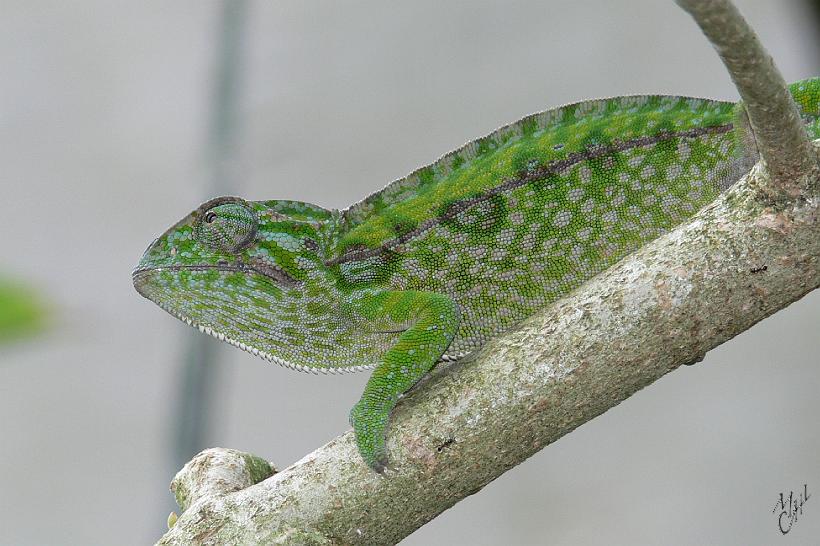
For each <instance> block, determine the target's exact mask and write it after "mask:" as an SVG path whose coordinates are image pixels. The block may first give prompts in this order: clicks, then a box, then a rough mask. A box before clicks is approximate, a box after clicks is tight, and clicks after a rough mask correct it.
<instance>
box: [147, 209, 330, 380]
mask: <svg viewBox="0 0 820 546" xmlns="http://www.w3.org/2000/svg"><path fill="white" fill-rule="evenodd" d="M330 215H331V212H330V211H326V210H325V209H321V208H319V207H316V206H314V205H309V204H306V203H298V202H293V201H256V202H249V201H244V200H243V199H240V198H237V197H220V198H217V199H212V200H210V201H208V202H206V203H204V204H203V205H201V206H200V207H198V208H197V209H196V210H195V211H193V212H192V213H191V214H189V215H188V216H186V217H185V218H183V219H182V220H180V221H179V222H177V223H176V224H175V225H174V226H172V227H171V228H170V229H168V230H167V231H166V232H165V233H163V234H162V235H161V236H160V237H159V238H158V239H156V240H155V241H154V242H153V243H152V244H151V246H149V247H148V249H147V250H146V251H145V253H144V254H143V256H142V258H141V259H140V262H139V264H138V265H137V267H136V268H135V269H134V272H133V274H132V278H133V282H134V287H135V288H136V289H137V291H138V292H139V293H140V294H141V295H143V296H144V297H146V298H148V299H150V300H151V301H153V302H154V303H156V304H157V305H159V306H160V307H162V308H163V309H165V310H166V311H168V312H169V313H171V314H172V315H174V316H176V317H178V318H179V319H181V320H183V321H185V322H187V323H188V324H190V325H192V326H196V327H198V328H199V329H200V330H201V331H203V332H206V333H208V334H211V335H213V336H215V337H217V338H219V339H221V340H223V341H227V342H229V343H231V344H233V345H236V346H238V347H240V348H242V349H245V350H247V351H249V352H252V353H254V354H257V355H259V356H262V357H264V358H268V359H269V360H274V361H277V362H280V363H282V364H284V365H287V366H290V367H296V368H302V367H307V366H306V365H305V363H304V362H301V360H303V359H301V358H299V355H292V354H289V350H288V347H289V346H290V347H293V346H296V345H298V344H300V343H302V342H303V341H304V340H303V339H302V337H301V336H302V335H303V333H302V328H300V324H303V322H302V320H303V319H304V317H302V316H301V315H302V314H303V308H304V304H303V303H302V304H300V300H302V295H303V293H304V292H305V291H306V290H308V289H309V288H312V290H311V291H312V292H314V293H321V292H322V286H323V285H324V284H325V279H326V275H325V267H324V264H323V261H322V255H323V249H322V247H323V244H322V236H321V235H322V226H323V224H324V223H325V221H326V220H328V219H329V217H330Z"/></svg>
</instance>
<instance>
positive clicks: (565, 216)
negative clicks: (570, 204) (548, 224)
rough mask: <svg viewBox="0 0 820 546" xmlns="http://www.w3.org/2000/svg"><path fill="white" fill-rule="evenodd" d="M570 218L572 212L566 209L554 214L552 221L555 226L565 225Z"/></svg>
mask: <svg viewBox="0 0 820 546" xmlns="http://www.w3.org/2000/svg"><path fill="white" fill-rule="evenodd" d="M571 220H572V213H571V212H570V211H568V210H562V211H561V212H559V213H558V214H556V215H555V218H554V219H553V221H552V223H553V224H555V227H559V228H562V227H566V226H567V225H568V224H569V223H570V221H571Z"/></svg>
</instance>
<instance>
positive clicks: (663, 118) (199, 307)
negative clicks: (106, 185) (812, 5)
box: [133, 78, 820, 471]
mask: <svg viewBox="0 0 820 546" xmlns="http://www.w3.org/2000/svg"><path fill="white" fill-rule="evenodd" d="M791 90H792V93H793V95H794V97H795V100H796V102H797V103H798V105H799V107H800V109H801V111H802V114H803V116H804V120H805V122H806V126H807V130H808V131H809V133H810V134H811V135H812V136H813V138H818V137H820V124H819V123H818V113H819V112H820V106H819V105H818V103H820V79H817V78H814V79H811V80H805V81H802V82H798V83H796V84H793V85H792V86H791ZM744 121H745V114H744V112H743V109H742V107H741V106H739V105H737V104H734V103H728V102H720V101H712V100H707V99H697V98H689V97H676V96H634V97H616V98H611V99H601V100H591V101H586V102H580V103H576V104H571V105H568V106H563V107H560V108H556V109H553V110H548V111H545V112H541V113H538V114H534V115H531V116H528V117H526V118H524V119H522V120H520V121H518V122H516V123H513V124H511V125H508V126H506V127H502V128H501V129H498V130H497V131H495V132H493V133H491V134H489V135H487V136H485V137H483V138H480V139H478V140H476V141H473V142H470V143H468V144H466V145H465V146H463V147H461V148H459V149H458V150H455V151H454V152H451V153H449V154H447V155H445V156H444V157H442V158H441V159H439V160H438V161H436V162H435V163H433V164H431V165H429V166H427V167H424V168H422V169H419V170H417V171H415V172H413V173H411V174H410V175H408V176H407V177H405V178H402V179H400V180H397V181H395V182H393V183H392V184H390V185H388V186H387V187H385V188H384V189H382V190H381V191H379V192H377V193H375V194H373V195H371V196H369V197H367V198H365V199H364V200H362V201H360V202H358V203H356V204H354V205H352V206H351V207H349V208H347V209H346V210H343V211H335V210H327V209H323V208H321V207H318V206H315V205H310V204H307V203H300V202H294V201H245V200H243V199H240V198H236V197H221V198H217V199H213V200H211V201H208V202H206V203H204V204H203V205H201V206H200V207H199V208H197V209H196V210H195V211H193V212H192V213H191V214H189V215H188V216H186V217H185V218H183V219H182V220H181V221H179V222H178V223H177V224H175V225H174V226H172V227H171V228H170V229H168V230H167V231H166V232H165V233H164V234H163V235H161V236H160V237H159V238H158V239H157V240H155V241H154V243H153V244H152V245H151V246H150V247H149V248H148V249H147V250H146V251H145V253H144V255H143V257H142V259H141V260H140V262H139V264H138V266H137V268H136V269H135V270H134V273H133V280H134V286H135V287H136V289H137V290H138V291H139V293H140V294H142V295H143V296H145V297H146V298H148V299H150V300H152V301H154V302H155V303H157V304H158V305H159V306H160V307H162V308H163V309H165V310H166V311H168V312H169V313H171V314H173V315H174V316H176V317H178V318H180V319H182V320H183V321H185V322H187V323H188V324H191V325H193V326H196V327H198V328H199V329H200V330H201V331H203V332H206V333H208V334H211V335H213V336H215V337H217V338H219V339H221V340H223V341H226V342H228V343H231V344H233V345H236V346H238V347H240V348H242V349H244V350H246V351H249V352H251V353H253V354H256V355H258V356H261V357H263V358H266V359H268V360H271V361H274V362H277V363H279V364H282V365H284V366H288V367H291V368H296V369H298V370H304V371H312V372H319V371H321V372H340V371H351V370H362V369H367V368H375V370H374V372H373V374H372V376H371V378H370V380H369V382H368V384H367V387H366V388H365V391H364V393H363V395H362V397H361V399H360V400H359V402H358V403H357V404H356V405H355V406H354V407H353V409H352V411H351V413H350V420H351V423H352V425H353V428H354V431H355V434H356V441H357V444H358V447H359V451H360V452H361V454H362V457H363V458H364V460H365V462H366V463H367V464H368V465H370V466H371V468H373V469H375V470H377V471H381V470H383V469H384V467H385V464H386V462H387V453H386V448H385V431H386V428H387V424H388V420H389V416H390V412H391V411H392V409H393V407H394V406H395V405H396V403H397V401H398V399H399V397H400V396H401V394H402V393H404V392H406V391H407V390H408V389H410V388H411V387H412V386H413V385H414V384H415V383H416V382H418V380H419V379H420V378H421V377H423V376H424V375H425V374H426V373H427V372H428V371H429V370H430V369H431V368H432V367H433V366H434V365H435V364H436V362H439V361H441V360H456V359H460V358H463V357H466V356H468V355H470V354H472V353H474V352H475V351H476V350H478V349H479V348H480V347H481V346H482V345H484V344H485V343H486V342H487V340H489V339H490V338H492V337H493V336H497V335H498V334H500V333H501V332H503V331H505V330H507V329H509V328H510V327H512V326H514V325H515V324H516V323H518V322H520V321H521V320H522V319H524V318H526V317H527V316H529V315H531V314H533V313H534V312H536V311H537V310H539V309H541V308H543V307H544V306H546V305H549V304H550V303H551V302H553V301H555V300H556V299H558V298H560V297H562V296H564V295H566V294H567V293H568V292H570V291H571V290H573V289H574V288H576V287H577V286H579V285H580V284H582V283H583V282H585V281H586V280H587V279H589V278H591V277H592V276H594V275H596V274H597V273H599V272H601V271H603V270H604V269H606V268H608V267H609V266H611V265H612V264H613V263H615V262H616V261H618V260H620V259H621V258H623V257H624V256H625V255H627V254H628V253H630V252H632V251H633V250H635V249H637V248H638V247H640V246H642V245H643V244H645V243H647V242H648V241H650V240H652V239H654V238H656V237H658V236H659V235H660V234H662V233H664V232H666V231H668V230H670V229H672V228H673V227H675V226H676V225H678V224H679V223H681V222H683V221H684V220H686V219H687V218H689V217H691V216H692V215H693V214H694V213H695V212H696V211H697V210H698V209H700V208H701V207H703V206H704V205H706V204H708V203H710V202H711V201H712V200H714V199H715V197H717V195H718V194H719V193H720V192H721V191H722V190H724V189H726V188H727V187H728V186H730V185H731V184H732V183H734V182H735V181H736V180H737V179H738V178H739V177H740V176H741V175H742V174H744V173H745V172H746V171H747V170H748V169H749V168H750V167H751V165H752V164H753V162H754V161H756V159H757V151H756V149H755V148H754V138H753V136H752V135H750V134H749V132H748V130H747V129H744V127H745V126H746V124H745V123H744Z"/></svg>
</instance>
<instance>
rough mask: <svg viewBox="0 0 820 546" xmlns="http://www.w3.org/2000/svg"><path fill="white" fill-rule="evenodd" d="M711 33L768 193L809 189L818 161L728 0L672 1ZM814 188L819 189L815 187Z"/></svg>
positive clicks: (777, 79) (767, 61) (778, 81)
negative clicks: (749, 132)
mask: <svg viewBox="0 0 820 546" xmlns="http://www.w3.org/2000/svg"><path fill="white" fill-rule="evenodd" d="M676 2H677V3H678V4H679V5H680V6H681V8H683V9H684V10H686V11H687V12H689V14H690V15H691V16H692V17H693V18H694V19H695V22H697V24H698V25H699V26H700V28H701V30H702V31H703V33H704V34H705V35H706V36H707V38H709V41H710V42H711V43H712V45H713V46H714V48H715V50H716V51H717V53H718V55H720V58H721V60H722V61H723V64H724V65H726V69H727V70H728V71H729V75H730V76H731V78H732V81H734V83H735V86H736V87H737V89H738V92H739V93H740V96H741V98H742V99H743V102H744V106H745V108H746V112H747V113H748V117H749V121H750V124H751V128H752V131H753V133H754V139H755V141H756V143H757V147H758V150H759V152H760V155H761V157H762V158H763V159H764V160H765V161H766V165H767V167H768V169H769V172H770V173H771V178H770V180H769V187H768V192H767V193H768V194H769V195H770V197H774V198H777V199H778V200H779V198H780V197H783V196H784V194H785V197H786V198H787V199H788V198H793V197H796V196H798V195H800V194H801V193H802V192H805V191H807V190H809V189H810V188H809V184H810V183H811V181H812V180H814V181H816V179H817V173H818V170H820V165H819V164H818V157H817V153H816V152H815V151H814V150H813V148H812V145H811V142H810V141H809V139H808V137H807V136H806V130H805V127H804V126H803V122H802V121H801V119H800V113H799V112H798V110H797V106H796V105H795V103H794V100H792V97H791V94H790V93H789V90H788V89H787V87H786V82H785V80H784V79H783V76H782V75H781V74H780V71H779V70H778V69H777V66H775V64H774V61H773V60H772V58H771V56H770V55H769V53H768V52H767V51H766V50H765V49H764V48H763V46H762V45H761V44H760V41H759V40H758V39H757V36H756V35H755V33H754V31H753V30H752V29H751V27H750V26H749V24H748V23H747V22H746V20H745V19H744V18H743V16H742V15H741V14H740V13H739V12H738V10H737V8H736V7H735V6H734V5H733V4H732V2H731V1H730V0H676ZM813 189H814V190H816V189H817V188H816V187H815V188H813Z"/></svg>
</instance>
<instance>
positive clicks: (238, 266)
mask: <svg viewBox="0 0 820 546" xmlns="http://www.w3.org/2000/svg"><path fill="white" fill-rule="evenodd" d="M162 271H224V272H226V273H245V274H250V273H256V274H258V275H262V276H263V277H266V278H267V279H270V280H271V281H273V282H274V283H275V284H277V285H279V286H281V287H284V288H295V287H297V286H299V284H300V283H299V281H298V280H297V279H294V278H293V277H292V276H290V275H289V274H288V273H287V271H285V270H284V269H282V268H281V267H279V266H277V265H275V264H270V263H267V262H263V261H261V260H252V261H251V262H250V263H245V262H239V261H237V262H234V263H227V262H220V263H216V264H200V265H166V266H156V267H152V266H140V265H138V266H137V268H136V269H134V272H133V273H131V279H132V281H133V283H134V288H136V289H137V292H139V293H140V294H141V295H143V296H145V293H144V292H143V290H142V288H143V287H144V286H145V284H146V281H147V280H148V278H149V277H150V276H151V275H153V274H155V273H161V272H162Z"/></svg>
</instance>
